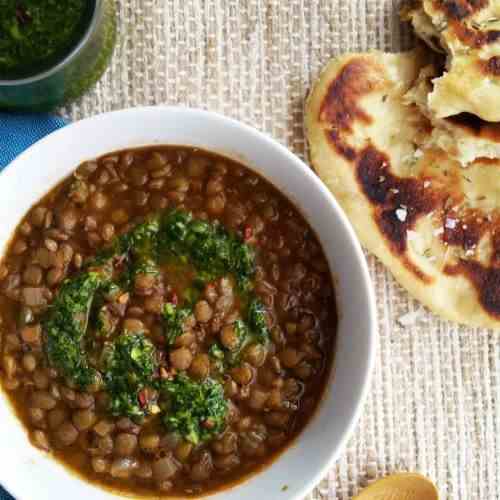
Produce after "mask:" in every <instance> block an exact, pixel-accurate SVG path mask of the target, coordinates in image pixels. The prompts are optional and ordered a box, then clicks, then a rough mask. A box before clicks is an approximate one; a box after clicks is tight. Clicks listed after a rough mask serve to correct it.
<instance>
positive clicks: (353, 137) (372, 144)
mask: <svg viewBox="0 0 500 500" xmlns="http://www.w3.org/2000/svg"><path fill="white" fill-rule="evenodd" d="M427 63H428V60H427V59H426V57H425V56H424V55H423V54H422V52H420V51H412V52H409V53H404V54H385V53H380V52H373V53H368V54H347V55H344V56H342V57H340V58H338V59H334V60H332V61H331V62H330V63H329V64H328V65H327V67H326V69H325V71H324V72H323V74H322V75H321V77H320V79H319V80H318V82H317V84H316V85H315V87H314V89H313V91H312V93H311V94H310V96H309V98H308V100H307V104H306V115H305V124H306V131H307V138H308V141H309V145H310V156H311V161H312V165H313V167H314V169H315V170H316V172H317V173H318V175H319V176H320V177H321V179H322V180H323V182H325V184H326V185H327V186H328V188H329V189H330V190H331V191H332V193H333V194H334V195H335V196H336V198H337V200H338V201H339V202H340V204H341V205H342V207H343V209H344V210H345V212H346V214H347V215H348V217H349V219H350V221H351V222H352V224H353V226H354V228H355V230H356V232H357V234H358V236H359V238H360V240H361V242H362V243H363V245H364V246H365V247H366V248H367V249H368V250H369V251H371V252H372V253H374V254H375V255H376V256H377V257H378V258H379V259H380V260H381V261H382V262H383V263H384V264H385V265H386V266H387V267H388V268H389V269H390V270H391V271H392V273H393V274H394V276H395V278H396V279H397V280H398V281H399V282H400V283H401V284H402V285H403V286H404V287H405V288H406V289H407V290H408V291H409V292H410V293H411V294H412V295H413V296H414V297H415V298H417V299H418V300H420V301H421V302H422V303H424V304H425V305H426V306H428V307H429V308H430V309H431V310H433V311H434V312H436V313H437V314H439V315H440V316H442V317H444V318H447V319H450V320H454V321H457V322H460V323H463V324H466V325H470V326H480V327H491V328H500V214H499V210H498V208H499V207H500V163H499V162H498V161H492V160H489V161H487V160H478V161H476V162H474V163H472V164H471V165H470V166H469V168H468V169H467V170H464V169H463V168H462V167H461V165H460V163H459V162H457V161H454V160H453V159H450V157H449V155H448V154H446V153H445V152H443V151H441V150H439V149H434V148H430V149H427V150H422V149H420V148H419V146H418V143H419V142H421V141H422V140H423V138H425V136H426V135H428V134H430V132H431V130H432V127H431V126H430V124H429V121H428V119H427V118H426V117H425V116H423V115H422V114H421V113H420V111H419V109H418V107H417V106H416V105H408V104H407V103H406V101H405V98H404V96H405V95H406V94H407V92H408V90H409V89H410V88H411V87H412V86H413V85H414V84H415V82H416V80H417V79H418V76H419V74H420V72H421V71H422V69H423V68H424V67H425V66H426V64H427Z"/></svg>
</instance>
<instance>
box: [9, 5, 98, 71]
mask: <svg viewBox="0 0 500 500" xmlns="http://www.w3.org/2000/svg"><path fill="white" fill-rule="evenodd" d="M94 9H95V2H94V1H88V0H0V13H1V16H0V78H4V79H17V78H24V77H27V76H31V75H34V74H36V73H39V72H41V71H44V70H46V69H49V68H50V67H52V66H54V65H55V64H57V63H58V62H59V61H60V60H61V59H63V58H64V57H65V56H66V55H67V54H69V52H71V50H72V49H73V48H74V47H75V46H76V45H77V44H78V42H79V40H80V39H81V38H82V36H83V34H84V33H85V30H86V28H87V27H88V24H89V22H90V19H91V17H92V13H93V11H94Z"/></svg>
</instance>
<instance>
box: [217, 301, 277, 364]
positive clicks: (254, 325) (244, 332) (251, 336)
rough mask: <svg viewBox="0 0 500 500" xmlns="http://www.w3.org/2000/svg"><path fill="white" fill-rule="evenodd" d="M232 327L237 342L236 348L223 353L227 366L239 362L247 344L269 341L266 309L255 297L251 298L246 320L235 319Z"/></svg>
mask: <svg viewBox="0 0 500 500" xmlns="http://www.w3.org/2000/svg"><path fill="white" fill-rule="evenodd" d="M234 328H235V331H236V334H237V336H238V339H239V344H238V347H237V348H236V349H232V350H228V351H227V352H226V353H225V361H226V363H227V364H228V365H229V366H235V365H238V364H239V363H240V362H241V354H242V352H243V351H244V350H245V349H246V347H248V346H249V345H251V344H255V343H258V344H267V342H268V341H269V329H268V327H267V320H266V309H265V307H264V305H263V304H262V303H261V302H260V300H259V299H257V298H255V297H254V298H252V299H251V301H250V304H249V306H248V310H247V318H246V321H242V320H237V321H235V322H234Z"/></svg>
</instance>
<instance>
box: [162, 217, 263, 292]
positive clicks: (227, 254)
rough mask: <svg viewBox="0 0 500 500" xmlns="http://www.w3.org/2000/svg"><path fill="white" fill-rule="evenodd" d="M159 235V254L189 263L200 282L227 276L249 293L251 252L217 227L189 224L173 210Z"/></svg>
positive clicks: (187, 219) (200, 221) (217, 225)
mask: <svg viewBox="0 0 500 500" xmlns="http://www.w3.org/2000/svg"><path fill="white" fill-rule="evenodd" d="M160 233H161V236H160V251H163V252H170V253H173V254H174V255H177V256H178V257H180V258H181V259H182V258H184V259H185V260H189V261H191V263H192V264H193V265H194V267H195V268H196V269H197V270H198V272H200V278H201V279H204V281H211V280H213V279H215V278H218V277H220V276H223V275H225V274H227V273H231V274H234V276H235V278H236V281H237V283H238V285H239V287H240V288H241V289H242V290H248V289H249V287H250V281H251V278H252V277H253V275H254V273H255V255H254V251H253V249H252V247H250V246H249V245H247V244H245V243H243V241H241V240H240V239H239V238H238V237H236V236H235V235H232V234H229V233H228V232H227V231H226V230H225V229H224V228H223V226H221V225H220V224H213V223H209V222H206V221H202V220H193V219H192V218H191V215H190V214H187V213H186V212H180V211H176V210H174V211H171V212H169V213H167V214H166V215H165V216H164V217H163V221H162V226H161V230H160Z"/></svg>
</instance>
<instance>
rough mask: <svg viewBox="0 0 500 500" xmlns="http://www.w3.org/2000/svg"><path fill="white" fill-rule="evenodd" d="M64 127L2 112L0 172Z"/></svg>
mask: <svg viewBox="0 0 500 500" xmlns="http://www.w3.org/2000/svg"><path fill="white" fill-rule="evenodd" d="M64 125H66V121H65V120H64V119H63V118H60V117H59V116H52V115H45V114H19V115H18V114H10V113H2V112H0V171H1V170H2V169H3V168H4V167H6V166H7V165H8V164H9V163H10V162H11V161H12V160H13V159H14V158H15V157H16V156H17V155H18V154H19V153H22V152H23V151H24V150H25V149H27V148H28V147H29V146H31V145H32V144H34V143H35V142H37V141H38V140H40V139H41V138H42V137H45V136H46V135H47V134H50V133H51V132H53V131H54V130H57V129H58V128H61V127H63V126H64ZM0 500H3V498H2V496H1V495H0Z"/></svg>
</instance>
